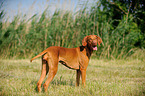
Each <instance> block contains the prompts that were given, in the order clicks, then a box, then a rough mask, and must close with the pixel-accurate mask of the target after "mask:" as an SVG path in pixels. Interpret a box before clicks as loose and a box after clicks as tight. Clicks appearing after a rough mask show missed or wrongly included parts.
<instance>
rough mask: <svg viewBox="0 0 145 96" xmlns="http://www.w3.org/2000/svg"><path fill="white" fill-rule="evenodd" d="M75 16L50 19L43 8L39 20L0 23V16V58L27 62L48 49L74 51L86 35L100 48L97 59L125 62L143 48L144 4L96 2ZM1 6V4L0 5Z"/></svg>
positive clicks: (18, 18)
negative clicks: (94, 37)
mask: <svg viewBox="0 0 145 96" xmlns="http://www.w3.org/2000/svg"><path fill="white" fill-rule="evenodd" d="M94 3H95V6H93V5H92V7H91V8H87V6H86V5H87V3H86V4H84V5H82V7H81V9H80V10H79V11H78V12H76V13H72V12H69V11H67V12H62V11H61V10H59V9H58V10H56V11H55V13H54V14H53V15H52V16H50V15H49V8H47V9H46V10H45V11H44V12H43V14H42V15H41V16H38V15H37V14H35V15H33V16H32V17H31V18H29V19H28V20H27V19H26V18H25V17H26V15H27V14H25V15H24V16H20V15H19V14H18V15H16V16H15V17H14V18H13V20H12V21H11V22H9V21H7V20H6V21H5V22H3V18H4V16H5V10H3V11H1V13H0V19H1V20H0V54H1V55H0V57H1V58H28V57H32V56H34V55H37V54H38V53H40V52H41V51H42V50H44V49H46V48H47V47H49V46H62V47H69V48H70V47H76V46H80V45H81V41H82V39H83V38H84V37H85V36H86V35H90V34H96V35H98V36H100V37H101V38H102V40H103V44H102V45H101V46H100V47H99V48H98V49H99V50H98V51H97V53H96V56H97V57H98V58H113V59H115V58H126V57H127V56H130V55H131V54H133V53H134V52H135V50H136V49H138V48H141V49H144V47H145V34H144V32H145V24H144V22H145V8H144V5H145V1H144V0H115V1H114V0H113V1H110V0H100V1H98V2H94ZM1 5H2V4H1Z"/></svg>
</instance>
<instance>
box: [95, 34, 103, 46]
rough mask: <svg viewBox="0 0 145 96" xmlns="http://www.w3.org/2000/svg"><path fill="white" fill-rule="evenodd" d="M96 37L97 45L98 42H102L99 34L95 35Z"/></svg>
mask: <svg viewBox="0 0 145 96" xmlns="http://www.w3.org/2000/svg"><path fill="white" fill-rule="evenodd" d="M96 37H97V42H98V45H99V46H100V44H101V43H102V39H101V38H100V37H99V36H97V35H96Z"/></svg>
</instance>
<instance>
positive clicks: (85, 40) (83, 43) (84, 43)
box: [82, 36, 88, 46]
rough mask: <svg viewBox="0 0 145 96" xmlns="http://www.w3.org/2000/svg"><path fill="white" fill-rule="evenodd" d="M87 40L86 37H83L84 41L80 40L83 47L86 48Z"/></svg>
mask: <svg viewBox="0 0 145 96" xmlns="http://www.w3.org/2000/svg"><path fill="white" fill-rule="evenodd" d="M87 39H88V36H86V37H84V39H83V40H82V45H83V46H87Z"/></svg>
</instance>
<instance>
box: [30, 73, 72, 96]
mask: <svg viewBox="0 0 145 96" xmlns="http://www.w3.org/2000/svg"><path fill="white" fill-rule="evenodd" d="M45 81H46V80H44V81H43V83H42V84H41V88H42V92H44V88H43V84H44V83H45ZM37 82H38V80H33V81H31V83H30V84H32V85H34V86H35V91H36V92H38V89H37ZM51 84H52V85H58V86H59V85H69V86H75V83H74V80H73V79H67V80H62V76H61V77H60V79H55V80H52V81H51V82H50V85H49V86H51ZM38 93H39V92H38Z"/></svg>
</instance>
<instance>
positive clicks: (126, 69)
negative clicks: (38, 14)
mask: <svg viewBox="0 0 145 96" xmlns="http://www.w3.org/2000/svg"><path fill="white" fill-rule="evenodd" d="M40 73H41V60H40V59H37V60H34V62H32V63H30V61H29V60H28V59H24V60H0V95H1V96H12V95H13V96H20V95H25V96H34V95H35V96H36V95H37V96H43V95H44V96H45V95H49V96H60V95H63V96H69V95H70V96H97V95H107V96H108V95H111V96H113V95H115V96H118V95H119V96H144V95H145V60H144V59H143V60H139V59H128V60H105V59H104V60H98V59H94V58H92V59H91V60H90V63H89V66H88V69H87V78H86V87H85V88H84V87H83V86H79V87H75V81H76V80H75V75H76V73H75V70H70V69H68V68H66V67H65V66H63V65H61V64H59V69H58V72H57V74H56V76H55V77H54V79H53V81H52V82H51V84H50V85H49V87H48V92H47V93H45V92H44V90H42V92H41V93H38V91H37V87H36V85H37V81H38V80H39V78H40ZM45 80H46V78H45ZM43 83H44V82H43Z"/></svg>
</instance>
